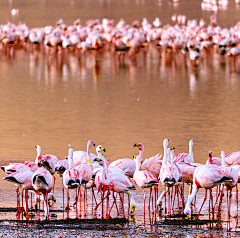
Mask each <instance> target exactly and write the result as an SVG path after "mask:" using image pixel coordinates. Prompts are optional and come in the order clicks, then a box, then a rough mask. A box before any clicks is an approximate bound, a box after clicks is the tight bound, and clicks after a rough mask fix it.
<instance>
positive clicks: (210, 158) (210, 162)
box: [208, 155, 212, 164]
mask: <svg viewBox="0 0 240 238" xmlns="http://www.w3.org/2000/svg"><path fill="white" fill-rule="evenodd" d="M208 161H209V164H212V155H209V160H208Z"/></svg>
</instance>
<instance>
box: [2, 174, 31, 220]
mask: <svg viewBox="0 0 240 238" xmlns="http://www.w3.org/2000/svg"><path fill="white" fill-rule="evenodd" d="M32 175H33V172H32V171H31V170H30V169H28V170H25V171H17V172H14V173H11V174H8V175H7V176H6V177H4V178H3V179H4V180H7V181H9V182H13V183H15V184H16V186H17V189H16V191H17V213H18V214H19V213H20V198H19V188H22V204H23V192H24V191H25V203H26V218H27V219H28V218H29V215H28V190H34V188H33V186H32ZM22 210H23V206H22Z"/></svg>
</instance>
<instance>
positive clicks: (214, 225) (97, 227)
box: [0, 208, 240, 237]
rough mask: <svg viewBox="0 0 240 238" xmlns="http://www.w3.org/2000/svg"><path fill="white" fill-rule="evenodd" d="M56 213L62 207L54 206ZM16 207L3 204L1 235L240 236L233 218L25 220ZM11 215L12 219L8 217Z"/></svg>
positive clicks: (164, 217)
mask: <svg viewBox="0 0 240 238" xmlns="http://www.w3.org/2000/svg"><path fill="white" fill-rule="evenodd" d="M53 211H54V212H55V213H56V214H60V213H63V211H61V210H53ZM15 212H16V209H15V208H0V215H1V216H0V217H1V219H0V237H43V236H44V237H46V236H47V237H194V236H196V235H197V236H200V237H219V236H221V237H225V236H228V237H231V236H233V237H236V236H237V237H238V236H240V231H238V230H237V229H232V228H230V226H229V228H230V229H227V227H228V225H230V223H231V221H230V220H225V219H220V220H210V219H206V216H201V217H200V219H199V220H195V219H192V220H188V219H186V218H184V217H183V216H174V217H168V216H157V214H154V215H153V216H152V215H150V214H148V215H149V216H152V218H151V219H146V222H145V223H142V222H140V221H139V220H137V217H136V218H135V216H129V217H127V218H126V219H124V218H112V219H97V218H90V219H85V218H79V219H57V218H56V219H51V220H50V221H45V220H39V221H38V220H25V218H23V219H20V220H18V219H16V218H15V219H14V218H13V217H14V216H15ZM4 217H11V218H12V219H4Z"/></svg>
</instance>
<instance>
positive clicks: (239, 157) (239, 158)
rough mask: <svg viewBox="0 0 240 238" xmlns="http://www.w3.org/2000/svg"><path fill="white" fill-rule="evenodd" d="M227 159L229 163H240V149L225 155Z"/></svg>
mask: <svg viewBox="0 0 240 238" xmlns="http://www.w3.org/2000/svg"><path fill="white" fill-rule="evenodd" d="M225 161H226V163H227V164H228V165H230V166H232V165H237V164H239V165H240V151H236V152H232V153H230V154H227V155H226V156H225Z"/></svg>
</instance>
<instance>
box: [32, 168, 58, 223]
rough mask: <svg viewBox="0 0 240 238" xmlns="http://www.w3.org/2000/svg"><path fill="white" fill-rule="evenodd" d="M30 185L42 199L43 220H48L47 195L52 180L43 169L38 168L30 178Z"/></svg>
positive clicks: (50, 188)
mask: <svg viewBox="0 0 240 238" xmlns="http://www.w3.org/2000/svg"><path fill="white" fill-rule="evenodd" d="M32 185H33V188H34V190H35V191H36V192H37V193H40V194H42V195H43V197H44V211H45V219H46V220H49V207H48V193H50V192H51V190H52V188H53V179H52V175H51V173H50V172H49V171H48V170H47V169H45V168H44V167H41V168H38V169H37V170H36V171H35V172H34V173H33V176H32Z"/></svg>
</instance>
